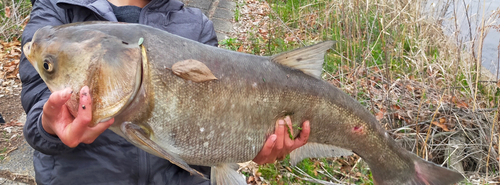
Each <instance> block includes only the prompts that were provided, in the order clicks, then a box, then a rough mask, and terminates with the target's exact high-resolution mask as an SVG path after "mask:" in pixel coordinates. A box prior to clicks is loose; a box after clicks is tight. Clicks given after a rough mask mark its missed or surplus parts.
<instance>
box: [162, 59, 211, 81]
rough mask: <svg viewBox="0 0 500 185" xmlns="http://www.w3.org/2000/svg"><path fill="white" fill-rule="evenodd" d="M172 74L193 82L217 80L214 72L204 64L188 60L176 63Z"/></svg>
mask: <svg viewBox="0 0 500 185" xmlns="http://www.w3.org/2000/svg"><path fill="white" fill-rule="evenodd" d="M172 72H173V73H174V74H175V75H177V76H179V77H181V78H184V79H186V80H191V81H193V82H205V81H211V80H217V78H216V77H215V76H214V74H213V73H212V71H210V69H209V68H208V67H207V65H205V64H204V63H202V62H200V61H198V60H194V59H188V60H183V61H180V62H177V63H175V64H174V65H172Z"/></svg>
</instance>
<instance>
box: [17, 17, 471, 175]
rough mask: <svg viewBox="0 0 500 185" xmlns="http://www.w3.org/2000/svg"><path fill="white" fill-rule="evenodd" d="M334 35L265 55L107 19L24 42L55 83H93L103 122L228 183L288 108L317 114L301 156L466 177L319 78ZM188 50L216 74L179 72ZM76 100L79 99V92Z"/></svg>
mask: <svg viewBox="0 0 500 185" xmlns="http://www.w3.org/2000/svg"><path fill="white" fill-rule="evenodd" d="M77 33H79V34H85V35H87V36H78V35H75V34H77ZM139 40H142V41H141V43H139ZM332 44H333V43H332V42H325V43H321V44H317V45H313V46H309V47H306V48H303V49H298V50H294V51H291V52H287V53H284V54H279V55H277V56H273V57H262V56H255V55H248V54H243V53H238V52H232V51H228V50H223V49H220V48H215V47H211V46H206V45H203V44H200V43H197V42H194V41H191V40H188V39H184V38H181V37H178V36H175V35H172V34H169V33H167V32H164V31H161V30H158V29H155V28H151V27H148V26H144V25H137V24H116V23H107V22H105V23H103V22H99V23H79V24H72V25H65V26H61V27H45V28H42V29H41V30H39V31H38V32H37V33H36V34H35V37H34V39H33V42H31V43H28V44H27V46H28V47H29V48H27V46H25V50H24V51H25V53H26V55H27V57H28V59H29V60H30V62H32V64H33V65H34V66H38V67H35V68H36V69H37V71H38V72H39V73H40V76H41V77H42V78H43V79H44V81H45V82H46V83H47V85H48V87H49V88H50V89H51V90H52V91H56V90H60V89H63V88H64V87H72V88H73V89H74V90H75V89H79V87H81V86H84V85H88V86H89V87H91V94H92V97H93V98H94V99H95V101H96V102H94V103H93V105H95V106H97V107H93V110H95V112H104V113H101V114H97V113H96V114H93V116H94V120H93V121H94V123H95V124H98V122H99V121H102V120H106V119H109V118H110V117H115V124H114V125H113V126H112V127H111V128H110V129H111V130H113V131H114V132H116V133H117V134H119V135H121V136H123V137H125V138H127V140H129V141H130V142H131V143H133V144H135V145H136V146H138V147H139V148H141V149H144V150H146V151H148V152H150V153H153V154H155V155H158V156H160V157H164V158H167V159H168V160H171V161H173V162H174V163H175V164H177V165H179V166H181V167H182V166H184V167H185V169H186V170H188V171H189V170H190V169H189V167H186V166H185V164H184V163H183V162H185V163H188V164H195V165H205V166H214V167H213V168H214V169H220V170H213V175H212V176H213V177H216V179H218V180H217V182H219V183H223V182H233V183H241V181H237V180H234V179H232V177H234V173H233V172H231V171H230V170H229V169H231V168H230V167H229V166H230V165H229V164H232V163H236V162H244V161H248V160H251V159H253V158H254V157H255V156H256V155H257V153H258V151H260V149H261V147H262V146H263V144H264V142H265V139H266V136H267V135H269V134H271V133H273V131H274V122H275V121H276V120H277V119H279V118H282V117H284V116H285V115H290V116H291V117H292V120H293V121H294V124H297V125H300V123H302V122H303V121H305V120H310V122H311V134H310V137H309V142H308V144H306V145H305V146H304V147H301V148H299V149H297V150H296V151H294V152H292V154H291V156H293V157H292V159H291V160H292V161H295V162H296V161H299V160H301V159H303V158H306V157H334V156H339V155H346V154H349V153H350V152H351V151H352V152H354V153H356V154H358V155H359V156H361V157H362V158H363V159H364V160H365V161H366V162H367V163H368V164H369V166H370V168H371V169H372V174H373V178H374V180H375V181H376V182H377V183H378V184H451V183H455V182H457V181H459V180H461V179H462V178H463V177H462V176H461V175H460V174H459V173H456V172H453V171H450V170H448V169H445V168H442V167H438V166H436V165H434V164H431V163H428V162H426V161H424V160H422V159H421V158H419V157H417V156H416V155H414V154H412V153H410V152H408V151H406V150H404V149H403V148H401V147H399V146H398V145H397V144H396V143H395V142H394V141H393V140H392V139H391V138H390V137H388V135H387V134H386V133H385V130H383V129H382V128H381V127H380V125H379V123H378V121H377V120H376V119H375V117H374V116H373V115H372V114H371V113H370V112H369V111H367V110H366V109H365V108H364V107H363V106H361V105H360V104H359V103H358V102H357V101H355V100H354V99H352V98H351V97H350V96H349V95H347V94H345V93H344V92H342V91H341V90H339V89H338V88H336V87H334V86H332V85H331V84H328V83H327V82H325V81H322V80H319V79H318V77H319V75H318V74H320V73H321V64H322V62H323V56H324V53H325V51H326V50H327V49H328V48H329V47H331V45H332ZM68 48H72V49H73V50H74V49H78V48H80V52H72V51H73V50H69V49H68ZM47 56H49V58H51V59H52V60H54V61H57V66H56V67H57V68H55V69H58V70H57V71H56V72H51V73H50V74H49V73H47V72H44V71H43V69H42V67H43V63H44V59H45V58H47ZM319 56H320V57H319ZM314 57H316V58H314ZM311 58H313V59H311ZM185 60H196V61H200V62H202V63H203V64H204V65H206V66H207V67H208V68H209V69H210V70H211V72H212V73H213V75H214V76H215V77H216V80H209V81H206V82H193V81H191V80H189V79H185V78H181V77H179V76H177V75H175V74H174V73H172V71H171V69H172V66H173V65H174V64H175V63H177V62H180V61H185ZM77 61H78V62H77ZM61 69H64V70H66V71H63V70H61ZM67 69H71V70H67ZM87 71H91V73H88V72H87ZM95 71H98V72H95ZM56 73H57V74H58V76H59V77H54V76H57V75H54V74H56ZM108 73H109V74H108ZM306 73H307V74H306ZM113 75H121V76H120V77H114V76H113ZM61 76H66V77H71V79H75V80H72V81H70V82H68V80H67V79H68V78H66V79H64V80H63V78H62V77H61ZM117 88H118V89H123V90H120V91H117V90H116V89H117ZM70 104H71V105H73V104H76V105H78V99H76V98H72V99H71V100H70ZM70 107H72V106H70ZM109 107H112V108H109ZM76 110H77V109H76ZM74 111H75V110H73V111H72V112H74ZM294 133H299V131H298V130H295V131H294ZM137 136H138V137H137ZM142 136H144V137H145V138H141V137H142ZM332 150H333V151H332ZM190 172H192V171H190ZM193 173H195V172H193ZM231 179H232V180H231Z"/></svg>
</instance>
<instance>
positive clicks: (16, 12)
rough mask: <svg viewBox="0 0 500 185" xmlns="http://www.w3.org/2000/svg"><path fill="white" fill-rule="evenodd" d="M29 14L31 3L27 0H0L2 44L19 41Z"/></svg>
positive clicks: (0, 37) (0, 34) (0, 36)
mask: <svg viewBox="0 0 500 185" xmlns="http://www.w3.org/2000/svg"><path fill="white" fill-rule="evenodd" d="M30 12H31V3H30V1H28V0H1V1H0V39H1V40H2V41H4V42H10V41H14V40H20V39H21V34H22V32H23V28H24V26H25V25H26V23H28V18H29V13H30Z"/></svg>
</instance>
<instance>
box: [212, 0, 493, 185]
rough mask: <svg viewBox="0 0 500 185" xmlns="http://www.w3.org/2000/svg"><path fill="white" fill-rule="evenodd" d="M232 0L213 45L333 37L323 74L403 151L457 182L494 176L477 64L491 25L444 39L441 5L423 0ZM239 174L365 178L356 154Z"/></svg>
mask: <svg viewBox="0 0 500 185" xmlns="http://www.w3.org/2000/svg"><path fill="white" fill-rule="evenodd" d="M447 2H448V3H463V2H462V1H447ZM238 3H239V4H238V10H237V11H236V13H235V21H236V22H237V25H238V24H239V26H238V27H236V28H235V29H236V32H237V34H235V35H233V37H231V38H229V39H226V40H223V41H221V44H222V45H223V47H226V48H228V49H233V50H237V51H241V52H248V53H253V54H260V55H273V54H276V53H279V52H282V51H287V50H291V49H293V48H298V47H303V46H306V45H311V44H314V43H318V42H321V41H323V40H336V41H337V44H336V45H335V46H334V48H333V50H332V51H331V52H329V53H328V54H327V56H326V63H325V64H324V68H323V69H324V73H323V79H324V80H327V81H329V82H331V83H332V84H333V85H335V86H337V87H339V88H341V89H342V90H344V91H345V92H347V93H348V94H350V95H351V96H352V97H354V98H355V99H356V100H358V101H359V102H360V103H361V104H363V105H364V106H365V107H366V108H367V109H368V110H370V111H371V112H372V113H373V114H374V115H375V116H376V117H377V119H378V120H380V124H381V125H382V126H383V127H384V128H386V129H387V130H388V132H389V133H390V135H391V136H392V137H393V138H394V139H396V141H397V142H398V143H399V144H401V145H402V146H403V147H405V148H406V149H408V150H409V151H412V152H414V153H416V154H417V155H419V156H420V157H423V158H424V159H427V160H429V161H433V162H434V163H436V164H440V165H443V166H445V167H448V168H452V169H455V170H457V171H459V172H460V173H462V174H464V176H465V177H466V178H467V180H465V181H463V182H462V183H465V184H470V183H472V184H494V183H499V182H500V179H499V172H498V170H499V169H500V163H499V158H498V154H499V153H500V148H499V145H498V143H499V142H500V140H499V135H498V133H499V131H500V129H499V126H498V111H499V110H498V104H499V98H498V97H499V92H500V91H499V87H500V84H499V86H497V85H496V84H495V83H496V80H493V79H492V78H491V76H489V77H488V76H486V75H485V74H488V73H482V70H481V67H480V64H481V60H480V58H481V57H480V56H481V53H480V48H481V44H482V42H481V39H483V38H484V36H485V35H484V34H485V33H486V32H487V29H490V28H491V27H493V25H484V26H483V27H482V28H480V30H478V33H479V34H477V35H471V37H470V40H465V41H464V40H461V39H459V38H458V35H444V34H443V31H442V28H441V24H440V19H439V18H438V17H433V16H430V15H444V12H443V11H446V7H439V6H435V5H434V4H432V3H433V2H432V1H431V2H427V1H409V0H399V1H389V0H374V1H360V0H351V1H337V0H308V1H301V0H287V1H283V0H268V1H258V0H239V1H238ZM449 5H450V4H448V5H445V6H449ZM424 10H425V12H426V13H424ZM494 16H498V14H497V15H494ZM452 18H454V17H452ZM456 22H458V20H457V21H456ZM457 24H458V23H457ZM457 24H455V26H457ZM457 27H458V26H457ZM471 45H475V47H471ZM470 48H474V49H470ZM257 168H258V170H257ZM242 171H243V173H244V174H246V175H247V176H249V177H250V178H249V182H250V183H253V184H316V183H320V184H331V183H340V184H345V183H348V184H351V183H352V184H373V182H372V179H371V174H370V171H369V168H368V166H367V165H366V164H365V163H364V162H363V161H362V159H360V158H359V157H357V156H352V157H344V158H330V159H306V160H304V161H303V162H302V163H300V164H299V165H298V168H295V167H292V166H290V164H289V162H288V160H287V159H285V160H284V161H281V162H276V163H275V164H271V165H265V166H261V167H256V166H253V165H252V164H245V165H244V167H243V168H242Z"/></svg>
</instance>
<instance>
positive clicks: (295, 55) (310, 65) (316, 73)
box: [271, 41, 335, 79]
mask: <svg viewBox="0 0 500 185" xmlns="http://www.w3.org/2000/svg"><path fill="white" fill-rule="evenodd" d="M334 43H335V41H326V42H322V43H319V44H315V45H312V46H308V47H305V48H299V49H295V50H292V51H288V52H284V53H281V54H278V55H275V56H272V57H271V61H273V62H276V63H279V64H282V65H284V66H288V67H290V68H293V69H298V70H301V71H302V72H304V73H305V74H308V75H311V76H313V77H315V78H318V79H319V78H321V70H322V69H323V62H324V61H325V54H326V51H327V50H328V49H330V48H331V47H332V46H333V44H334Z"/></svg>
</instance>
